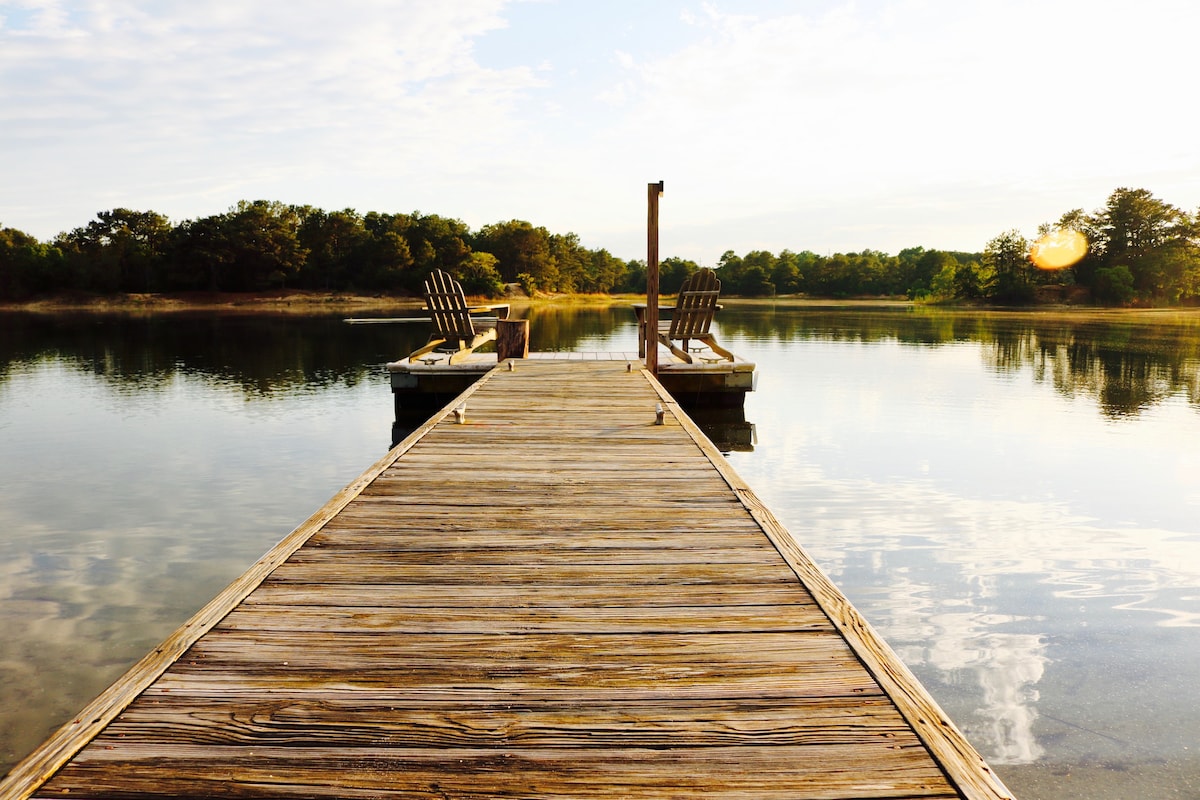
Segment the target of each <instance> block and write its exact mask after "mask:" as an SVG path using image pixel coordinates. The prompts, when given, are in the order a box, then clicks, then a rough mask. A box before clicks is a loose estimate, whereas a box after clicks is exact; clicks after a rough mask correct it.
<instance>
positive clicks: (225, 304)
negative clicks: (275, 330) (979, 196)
mask: <svg viewBox="0 0 1200 800" xmlns="http://www.w3.org/2000/svg"><path fill="white" fill-rule="evenodd" d="M503 299H504V300H507V301H508V302H510V303H512V304H513V305H516V306H523V307H530V306H533V307H546V306H552V307H570V306H580V307H585V306H590V307H596V306H610V305H616V306H627V305H630V304H632V303H638V302H644V301H645V299H646V298H645V295H638V294H613V295H608V294H554V295H545V294H540V293H539V294H538V295H537V296H535V297H528V296H526V295H525V294H524V293H519V292H518V293H516V294H513V295H511V296H509V297H506V298H503ZM470 300H471V301H473V302H474V301H478V302H488V301H487V300H486V299H485V298H470ZM667 302H668V303H669V302H670V299H669V298H668V299H667ZM721 302H722V303H723V304H726V305H727V306H730V307H732V306H737V307H740V308H754V307H772V308H778V307H789V308H807V309H812V310H841V309H844V310H853V309H860V310H868V309H896V310H899V309H912V310H914V311H917V312H926V313H939V312H946V313H953V312H989V313H990V312H995V313H1004V314H1042V315H1044V314H1065V315H1070V316H1074V317H1078V316H1081V315H1098V316H1106V317H1111V316H1118V315H1119V316H1124V317H1137V316H1153V317H1155V318H1158V319H1161V318H1163V317H1165V316H1168V315H1178V316H1180V317H1181V318H1184V319H1187V320H1189V321H1195V320H1197V319H1200V308H1192V307H1188V308H1180V307H1170V308H1105V307H1100V306H1090V305H1075V304H1058V303H1046V304H1039V305H1035V306H1025V307H1021V308H1011V307H1004V306H986V305H947V304H941V303H922V302H917V301H912V300H907V299H905V298H902V297H869V298H849V299H834V298H816V297H805V296H784V297H756V298H740V297H722V298H721ZM423 305H424V301H423V300H422V298H420V297H407V296H401V295H362V294H345V293H338V292H310V291H299V290H295V291H291V290H281V291H273V292H257V293H221V292H185V293H176V294H113V295H87V294H72V295H62V296H56V297H49V298H42V299H38V300H34V301H30V302H26V303H0V312H26V313H44V314H60V313H69V312H87V313H113V314H164V313H178V312H197V311H210V312H220V313H247V314H297V315H312V314H323V313H330V314H344V315H346V316H356V317H361V316H384V315H403V316H412V315H413V312H414V311H417V312H419V310H420V309H421V307H422V306H423Z"/></svg>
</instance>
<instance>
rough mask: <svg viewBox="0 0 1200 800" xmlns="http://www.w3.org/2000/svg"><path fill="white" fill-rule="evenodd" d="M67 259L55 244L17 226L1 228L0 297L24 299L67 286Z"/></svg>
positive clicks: (0, 298) (3, 298)
mask: <svg viewBox="0 0 1200 800" xmlns="http://www.w3.org/2000/svg"><path fill="white" fill-rule="evenodd" d="M66 278H67V273H66V259H65V258H64V256H63V253H62V251H61V250H60V249H58V248H57V247H54V246H52V245H48V244H44V243H42V242H39V241H38V240H37V239H36V238H34V237H33V236H31V235H29V234H28V233H25V232H24V231H19V230H17V229H16V228H0V300H17V301H20V300H27V299H29V298H30V297H34V296H36V295H41V294H46V293H49V292H55V291H60V290H62V289H64V288H69V287H67V286H66Z"/></svg>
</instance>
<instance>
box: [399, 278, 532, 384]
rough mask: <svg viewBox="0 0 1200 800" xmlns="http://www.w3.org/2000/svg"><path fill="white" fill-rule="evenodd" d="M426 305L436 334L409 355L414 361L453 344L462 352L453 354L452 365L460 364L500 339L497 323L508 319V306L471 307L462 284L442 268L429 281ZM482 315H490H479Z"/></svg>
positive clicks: (431, 334) (427, 283) (426, 285)
mask: <svg viewBox="0 0 1200 800" xmlns="http://www.w3.org/2000/svg"><path fill="white" fill-rule="evenodd" d="M425 305H426V308H425V310H426V311H428V312H429V319H430V322H432V323H433V332H432V333H430V334H429V341H427V342H426V343H425V344H424V345H423V346H422V347H421V348H420V349H418V350H414V351H413V352H412V354H411V355H409V357H408V360H409V361H410V362H412V361H417V360H418V359H421V358H422V357H423V356H425V355H427V354H429V353H432V352H433V351H434V350H435V349H437V348H438V347H440V346H441V345H443V344H446V343H447V342H453V343H455V344H456V345H457V346H458V349H457V350H455V351H454V352H452V353H451V354H450V357H449V360H448V363H450V364H459V363H461V362H463V361H465V360H466V358H467V357H468V356H469V355H471V353H473V352H474V351H475V348H477V347H479V346H480V345H482V344H484V343H485V342H490V341H493V340H494V339H495V338H496V320H498V319H508V304H507V303H500V304H493V305H485V306H468V305H467V298H466V296H465V295H464V294H463V290H462V285H461V284H460V283H459V282H458V281H456V280H454V278H452V277H450V275H449V274H447V273H445V272H443V271H442V270H440V269H439V270H434V271H433V273H432V274H431V275H430V276H429V280H427V281H425ZM473 314H474V315H476V316H472V315H473ZM480 314H489V316H478V315H480Z"/></svg>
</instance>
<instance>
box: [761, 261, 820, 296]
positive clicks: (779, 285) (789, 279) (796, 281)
mask: <svg viewBox="0 0 1200 800" xmlns="http://www.w3.org/2000/svg"><path fill="white" fill-rule="evenodd" d="M806 255H810V256H811V255H812V253H807V254H806ZM800 259H801V256H800V255H798V254H796V253H793V252H792V251H791V250H782V251H780V253H779V257H778V258H776V259H775V264H774V265H773V266H772V267H771V275H770V280H771V283H773V284H774V285H775V291H776V293H778V294H796V293H797V292H799V291H800V290H801V287H802V286H803V285H804V273H803V271H802V270H801V267H800Z"/></svg>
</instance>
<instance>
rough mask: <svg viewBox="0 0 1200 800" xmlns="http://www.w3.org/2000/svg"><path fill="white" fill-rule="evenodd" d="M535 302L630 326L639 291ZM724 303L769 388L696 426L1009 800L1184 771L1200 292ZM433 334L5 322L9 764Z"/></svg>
mask: <svg viewBox="0 0 1200 800" xmlns="http://www.w3.org/2000/svg"><path fill="white" fill-rule="evenodd" d="M514 312H515V313H519V314H520V315H521V316H526V317H527V318H530V319H532V320H533V324H532V334H533V347H534V349H542V350H546V349H562V350H565V349H578V350H612V351H628V350H631V349H633V348H634V347H635V346H636V337H635V331H634V328H633V322H632V319H633V318H632V315H631V314H630V313H629V310H628V309H626V308H619V307H616V308H612V309H604V310H594V309H584V308H574V307H572V308H556V307H551V308H541V307H539V308H536V309H533V308H531V309H525V310H522V311H518V310H517V309H514ZM718 325H719V330H718V337H719V338H720V339H721V340H722V341H723V342H724V343H726V344H729V345H730V346H731V347H732V348H733V349H734V350H735V352H738V353H739V354H743V355H745V356H747V357H749V358H751V359H752V360H754V361H756V362H757V363H758V364H759V371H760V373H761V381H760V385H759V390H758V391H757V392H756V393H753V394H751V395H750V396H749V397H748V398H747V405H746V409H745V412H744V413H740V414H737V413H736V412H735V416H734V417H733V418H732V419H729V418H725V419H721V418H717V419H710V418H705V417H704V416H703V414H701V413H700V412H697V413H696V416H697V417H699V419H698V422H700V424H701V425H702V427H705V429H706V430H707V431H708V435H709V436H710V437H711V438H712V439H713V440H714V442H716V443H717V445H718V446H719V447H721V448H722V449H723V450H725V451H726V452H728V454H729V458H730V460H731V461H732V462H733V464H734V466H735V468H736V469H737V470H738V472H739V473H740V474H741V475H742V476H743V477H744V478H745V479H746V480H747V481H748V482H749V483H750V484H751V485H752V486H753V487H754V489H755V491H756V492H757V493H758V494H759V495H761V496H762V498H763V499H764V500H765V501H766V502H767V503H768V505H769V506H770V507H771V508H772V510H773V511H774V512H775V513H776V515H777V516H779V517H780V519H782V520H783V521H784V523H785V524H786V525H787V526H788V527H789V528H790V529H791V530H792V531H793V532H794V533H795V534H796V535H797V537H798V538H799V539H800V541H801V542H802V543H803V545H804V546H805V547H806V548H807V549H808V550H809V551H810V552H811V553H812V554H813V556H814V557H815V559H816V560H817V562H818V563H819V564H820V565H821V566H822V568H823V569H825V570H826V571H827V572H829V573H830V574H831V575H832V576H833V577H834V578H835V580H836V581H837V583H838V584H839V586H841V587H842V588H843V590H844V591H845V592H846V593H847V594H848V595H849V596H850V598H851V600H852V601H853V602H854V603H855V604H856V605H857V606H858V607H859V608H860V609H861V610H862V611H863V612H864V614H865V615H866V616H867V617H868V619H870V620H871V622H872V624H873V625H875V626H876V627H877V628H878V629H879V630H880V631H881V632H882V633H883V634H884V636H885V637H886V639H887V640H888V641H889V642H890V643H891V644H892V645H893V647H895V649H896V650H897V651H898V652H899V653H900V654H901V655H902V656H903V657H904V659H905V661H906V662H907V663H908V664H909V665H910V666H911V667H912V668H913V670H914V672H916V674H917V675H918V677H919V678H920V679H921V680H922V682H923V683H924V684H925V685H926V686H927V687H928V688H929V689H930V691H931V692H932V693H933V695H934V696H935V697H936V698H937V699H938V701H939V702H940V703H941V704H942V705H943V706H944V707H945V708H946V709H947V711H949V713H950V714H951V716H952V717H953V718H954V719H955V721H956V722H957V723H958V724H959V725H960V726H961V727H962V728H963V729H964V730H965V731H966V733H967V735H968V737H969V738H970V739H971V740H972V742H973V743H974V744H975V745H976V746H977V747H978V748H979V749H980V750H981V751H982V752H983V753H984V755H985V756H986V757H987V758H988V759H989V760H991V761H992V762H993V763H995V764H997V765H998V767H999V768H1000V772H1001V776H1002V777H1003V778H1004V779H1005V780H1006V782H1008V783H1009V784H1010V785H1012V786H1013V788H1014V789H1017V790H1018V795H1019V796H1022V797H1025V798H1036V797H1047V798H1050V797H1080V796H1090V797H1099V796H1103V795H1104V792H1105V791H1108V793H1109V796H1121V793H1123V794H1124V795H1125V796H1146V797H1149V796H1155V795H1156V794H1157V795H1159V796H1165V795H1166V794H1167V789H1169V790H1170V791H1182V792H1186V791H1189V790H1192V789H1195V787H1196V782H1197V781H1200V760H1198V758H1197V755H1196V752H1195V748H1194V744H1195V732H1196V731H1197V730H1200V711H1197V709H1200V682H1197V681H1195V668H1194V666H1193V664H1194V659H1195V653H1196V652H1197V647H1200V592H1197V589H1196V587H1197V586H1200V523H1197V520H1198V519H1200V454H1198V453H1197V452H1196V449H1195V447H1194V442H1195V441H1197V440H1198V439H1200V413H1197V412H1198V407H1200V402H1198V398H1200V390H1198V387H1197V380H1198V379H1197V374H1198V363H1200V355H1198V352H1200V346H1198V344H1197V342H1198V340H1200V333H1198V326H1197V315H1160V316H1157V317H1154V318H1153V319H1143V318H1130V317H1128V316H1127V315H1105V314H1100V315H1072V316H1067V317H1062V316H1048V315H1038V314H1013V315H997V314H953V313H943V312H933V313H924V312H912V311H905V310H900V311H885V312H872V313H866V312H859V311H845V312H836V313H835V312H828V311H816V312H814V311H807V310H803V309H795V308H790V309H789V308H784V307H772V306H764V305H757V304H739V303H738V302H736V301H730V302H729V303H727V304H726V308H725V309H724V310H723V311H722V312H721V316H720V317H719V318H718ZM426 335H427V328H426V327H425V326H424V325H423V324H420V323H412V324H399V325H387V326H347V325H344V324H343V323H342V322H341V320H340V318H339V317H335V316H327V317H313V318H302V317H251V316H239V315H223V316H216V317H214V316H211V315H194V314H184V315H171V316H163V317H120V316H112V317H108V316H89V315H71V316H64V317H35V316H30V315H11V316H0V437H2V441H3V447H0V492H2V493H3V497H2V502H0V673H2V674H0V769H2V768H3V766H5V765H7V764H10V763H12V762H13V761H15V760H16V758H17V757H18V756H19V755H22V754H23V753H24V752H25V751H26V750H28V749H29V748H31V747H33V746H34V745H35V744H36V743H37V742H38V741H40V740H41V739H42V738H44V736H45V735H46V734H47V733H48V732H49V730H50V728H51V727H52V726H53V725H54V724H56V723H57V722H61V721H63V720H64V719H65V718H66V716H67V715H69V714H71V713H74V712H75V711H77V710H78V709H79V708H80V707H82V705H83V704H84V703H86V702H87V701H88V700H90V699H91V698H92V697H93V696H95V695H96V694H97V693H98V692H99V691H101V690H102V689H103V688H104V687H105V686H106V685H107V684H108V683H109V682H111V680H112V679H113V678H115V677H116V676H117V675H118V674H120V672H121V671H123V669H124V668H125V667H127V666H128V665H129V664H130V663H132V662H133V661H134V660H135V659H136V658H138V657H139V656H140V655H142V654H143V653H144V652H145V651H146V650H148V649H149V648H150V647H151V646H152V645H153V644H155V643H157V642H158V641H161V639H162V638H163V637H164V636H165V635H166V634H167V633H169V632H170V631H171V630H173V629H174V628H175V627H176V626H177V625H179V624H180V623H181V622H182V621H183V620H184V619H186V618H187V616H189V615H190V614H191V613H192V612H194V611H195V610H196V609H197V608H199V607H200V606H201V605H203V604H204V603H205V602H207V601H208V600H209V599H210V598H211V597H212V596H213V595H214V594H216V592H218V591H219V590H220V589H221V588H223V587H224V585H225V584H226V583H227V582H228V581H229V580H231V579H232V578H233V577H235V576H236V575H237V574H239V573H240V572H241V570H242V569H244V568H245V567H246V566H247V565H248V564H250V563H252V562H253V560H254V559H255V558H256V557H257V556H258V555H260V554H261V553H262V552H263V551H265V550H266V549H267V548H268V547H269V546H270V545H271V544H272V543H273V542H274V541H276V540H278V539H279V538H280V537H282V536H283V535H285V534H286V533H287V531H288V530H290V529H291V528H293V527H294V526H295V525H296V524H298V523H299V522H301V521H302V520H303V518H304V517H306V516H307V515H308V513H310V512H311V511H312V510H314V509H316V508H317V507H319V506H320V505H321V504H322V503H324V502H325V500H327V499H328V498H329V497H330V496H331V495H332V494H333V493H334V492H336V491H337V490H338V489H340V488H341V487H342V486H344V485H345V484H346V483H347V482H349V481H350V480H351V479H352V478H353V477H354V476H356V475H357V474H358V473H359V472H361V471H362V469H364V468H365V467H366V466H367V465H369V464H370V463H371V462H373V461H374V460H375V459H376V458H378V457H379V456H380V455H381V454H382V451H383V449H384V447H385V446H386V445H387V441H386V438H387V434H388V432H389V427H390V426H391V424H392V422H393V405H392V402H391V395H390V391H389V388H388V379H387V375H386V374H385V373H384V371H383V368H382V365H383V364H384V363H386V362H387V361H391V360H394V359H395V358H397V357H399V356H402V355H404V354H405V353H407V352H409V351H411V350H412V349H413V348H415V347H416V346H417V344H419V343H420V342H421V341H423V340H424V338H425V336H426ZM748 420H753V423H751V422H749V421H748ZM420 421H423V420H418V421H417V422H418V423H419V422H420ZM1085 774H1087V775H1095V776H1097V777H1096V780H1095V782H1094V783H1092V784H1088V785H1087V786H1086V787H1082V786H1080V785H1079V784H1078V783H1072V781H1074V780H1077V779H1078V776H1081V775H1085ZM1163 776H1170V777H1169V778H1167V777H1163ZM1118 779H1119V780H1118ZM1168 782H1169V786H1168ZM1110 785H1111V786H1112V787H1118V788H1111V789H1106V788H1105V787H1107V786H1110ZM1193 793H1194V792H1193Z"/></svg>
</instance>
